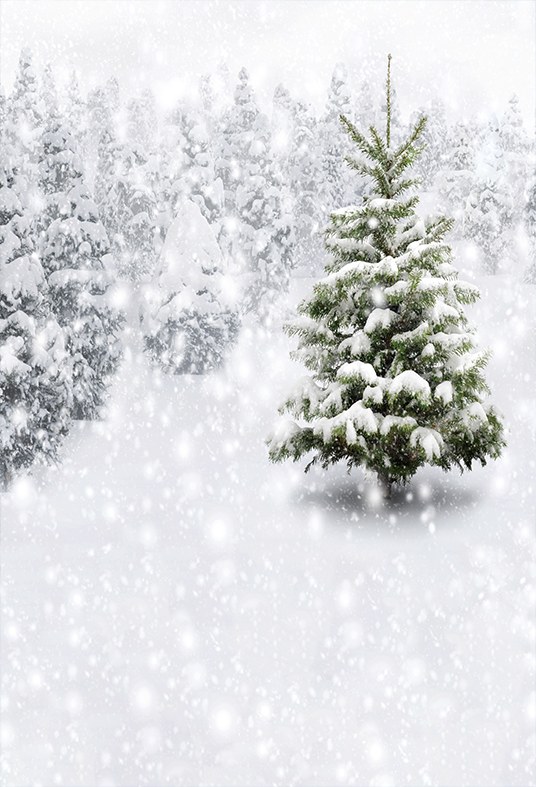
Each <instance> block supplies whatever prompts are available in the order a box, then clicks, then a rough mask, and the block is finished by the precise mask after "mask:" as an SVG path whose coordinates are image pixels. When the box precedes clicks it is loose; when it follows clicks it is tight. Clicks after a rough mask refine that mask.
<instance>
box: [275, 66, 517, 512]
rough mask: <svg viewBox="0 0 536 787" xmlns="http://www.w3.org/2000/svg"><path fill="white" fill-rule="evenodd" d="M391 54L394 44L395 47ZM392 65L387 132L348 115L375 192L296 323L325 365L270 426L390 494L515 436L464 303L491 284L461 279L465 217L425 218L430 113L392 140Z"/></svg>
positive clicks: (482, 455)
mask: <svg viewBox="0 0 536 787" xmlns="http://www.w3.org/2000/svg"><path fill="white" fill-rule="evenodd" d="M389 66H390V56H389ZM390 107H391V93H390V68H389V69H388V78H387V129H386V136H385V139H384V138H382V136H381V135H380V133H379V132H378V131H377V129H376V128H375V127H371V129H370V136H369V138H366V137H365V136H364V135H363V134H362V133H361V132H360V131H358V129H357V128H356V127H355V126H354V125H352V123H350V122H349V121H348V120H347V119H346V117H344V116H341V122H342V124H343V126H344V127H345V129H346V130H347V132H348V133H349V135H350V137H351V138H352V140H353V142H354V143H355V145H356V146H357V148H358V150H359V152H360V154H361V156H356V155H350V156H348V157H347V159H346V161H347V163H348V164H349V165H350V167H351V168H352V169H354V170H355V171H356V172H357V173H358V174H359V175H360V176H369V177H370V178H371V181H372V185H373V188H372V193H371V194H369V195H368V196H367V197H365V198H363V204H362V205H360V206H358V207H356V206H351V207H347V208H343V209H340V210H336V211H335V212H334V213H332V214H331V217H330V225H329V226H328V228H327V229H326V231H325V245H326V249H327V251H328V252H329V253H330V255H331V256H330V258H329V259H328V261H327V263H326V274H327V275H326V276H325V278H323V279H322V280H320V281H319V282H318V283H317V284H316V286H315V287H314V289H313V293H312V294H311V296H310V297H309V298H307V299H306V300H304V301H303V302H302V303H301V304H300V306H299V308H298V312H299V317H297V318H296V319H295V320H293V321H292V322H290V323H288V324H287V325H286V326H285V330H286V332H287V333H288V334H289V335H291V336H298V337H299V345H298V349H297V351H296V352H295V353H294V354H293V356H294V357H295V358H296V359H298V360H300V361H302V362H303V363H304V364H305V366H306V367H307V368H308V369H309V370H310V371H312V375H311V376H306V377H303V378H301V379H300V380H299V381H298V383H297V384H296V385H295V386H294V387H293V389H292V390H291V392H290V394H289V395H288V397H287V399H286V401H285V403H284V404H283V405H282V407H281V409H280V412H281V414H283V413H284V412H289V413H290V414H291V415H293V416H294V418H295V419H296V420H284V421H281V422H280V423H279V424H278V425H277V427H276V428H275V430H274V432H273V434H272V435H271V437H270V438H269V440H268V441H267V442H268V446H269V453H270V458H271V459H272V461H274V462H279V461H282V460H284V459H288V458H292V459H293V460H294V461H297V460H298V459H300V458H301V457H302V456H304V455H306V454H310V453H312V458H311V459H310V461H309V464H308V465H307V467H306V470H308V469H309V468H310V467H311V466H312V465H314V464H316V463H319V464H320V465H321V466H322V467H324V468H327V467H328V466H329V465H331V464H334V463H336V462H338V461H345V462H346V463H347V466H348V471H349V472H350V470H351V469H352V468H353V467H359V466H361V467H364V468H365V469H366V470H368V471H371V472H373V473H375V474H376V475H377V477H378V482H379V484H380V486H381V487H382V489H383V494H384V496H385V497H390V495H391V487H392V484H393V483H394V482H396V483H407V482H408V481H409V480H410V479H411V478H412V476H413V475H414V474H415V473H416V472H417V470H418V469H419V468H420V467H422V466H423V465H425V464H431V465H435V466H439V467H441V468H442V469H443V470H449V469H451V468H452V467H453V466H456V467H458V468H459V469H460V470H462V471H463V470H464V469H471V466H472V463H473V461H474V460H479V461H480V462H481V463H482V464H486V460H487V458H488V457H491V458H497V457H498V456H499V455H500V453H501V449H502V448H503V447H504V445H505V442H504V439H503V427H502V423H501V417H500V415H499V413H498V412H497V410H496V409H495V408H494V407H493V406H491V405H490V404H488V403H487V402H486V401H485V396H486V393H488V387H487V385H486V382H485V379H484V367H485V366H486V363H487V360H488V357H489V353H488V352H486V351H484V352H478V351H477V350H476V346H475V343H474V340H473V336H472V330H471V329H470V328H469V325H468V321H467V319H466V317H465V316H464V313H463V307H464V306H465V305H466V304H471V303H473V302H474V301H476V299H477V298H478V297H479V292H478V290H477V289H476V288H475V287H474V286H472V285H470V284H467V283H465V282H462V281H459V280H458V278H457V271H456V269H455V268H454V267H453V265H452V264H451V250H450V248H449V246H448V245H447V244H446V243H445V242H444V240H443V238H444V236H445V234H446V233H447V232H448V230H450V228H451V227H452V224H453V221H452V220H448V219H446V218H444V217H443V216H437V215H434V216H428V217H426V218H420V217H419V216H418V215H417V214H416V212H415V206H416V205H417V203H418V197H417V196H415V195H413V196H408V194H407V192H408V191H409V190H410V189H411V188H412V187H414V186H415V185H417V184H418V183H419V181H418V180H415V179H413V178H412V177H411V176H409V177H408V176H405V173H406V170H408V169H409V168H411V166H412V165H413V163H414V161H415V159H416V157H417V156H418V154H419V152H420V148H419V147H417V146H416V143H417V142H418V140H419V138H420V136H421V134H422V132H423V129H424V127H425V124H426V121H427V118H426V117H422V118H421V119H420V120H419V121H418V122H417V123H416V124H415V126H414V127H413V130H412V131H411V133H410V135H409V136H408V138H407V139H406V140H405V141H403V142H401V143H399V144H397V146H396V147H392V146H391V113H390Z"/></svg>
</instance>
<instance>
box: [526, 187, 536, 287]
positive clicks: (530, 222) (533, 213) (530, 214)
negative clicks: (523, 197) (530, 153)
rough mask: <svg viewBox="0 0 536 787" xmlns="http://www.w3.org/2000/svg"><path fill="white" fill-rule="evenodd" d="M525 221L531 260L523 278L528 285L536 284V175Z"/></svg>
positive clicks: (530, 192) (530, 191) (530, 190)
mask: <svg viewBox="0 0 536 787" xmlns="http://www.w3.org/2000/svg"><path fill="white" fill-rule="evenodd" d="M523 220H524V223H525V229H526V232H527V236H528V240H529V255H530V259H531V262H529V264H528V266H527V268H526V270H525V272H524V276H523V278H524V281H525V282H526V283H527V284H536V175H533V177H532V183H531V186H530V188H529V196H528V200H527V204H526V205H525V210H524V212H523Z"/></svg>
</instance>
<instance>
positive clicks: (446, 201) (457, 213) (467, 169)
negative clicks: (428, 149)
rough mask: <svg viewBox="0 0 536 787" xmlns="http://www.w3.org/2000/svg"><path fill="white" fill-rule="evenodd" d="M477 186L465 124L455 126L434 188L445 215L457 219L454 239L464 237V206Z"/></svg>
mask: <svg viewBox="0 0 536 787" xmlns="http://www.w3.org/2000/svg"><path fill="white" fill-rule="evenodd" d="M474 183H475V150H474V146H473V143H472V140H471V136H470V134H469V132H468V129H467V125H466V124H465V123H464V122H463V121H461V120H460V121H459V122H458V123H456V125H455V126H454V128H452V129H451V130H450V132H449V134H448V136H447V153H446V157H445V162H444V166H443V168H442V169H441V170H440V171H439V172H438V174H437V176H436V179H435V183H434V188H435V189H436V191H437V193H438V196H439V198H440V201H441V206H442V209H443V210H444V211H445V213H446V214H447V215H448V216H449V217H452V218H453V219H455V224H454V232H453V237H456V238H461V237H463V234H464V217H465V203H466V200H467V198H468V197H469V195H470V193H471V191H472V189H473V187H474Z"/></svg>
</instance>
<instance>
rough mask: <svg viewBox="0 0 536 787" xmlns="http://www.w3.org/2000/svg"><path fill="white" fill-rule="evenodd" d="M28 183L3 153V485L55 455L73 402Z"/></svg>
mask: <svg viewBox="0 0 536 787" xmlns="http://www.w3.org/2000/svg"><path fill="white" fill-rule="evenodd" d="M26 189H27V185H26V183H25V181H24V179H23V178H22V177H21V176H20V173H18V172H17V170H16V169H15V168H13V167H12V165H11V164H10V161H9V159H8V155H7V153H6V148H5V146H4V145H2V150H1V151H0V488H6V487H7V484H8V483H9V480H10V479H11V478H12V476H13V474H14V473H15V472H16V471H17V470H19V469H20V468H24V467H29V466H30V465H31V464H32V463H33V462H34V461H36V460H41V461H50V460H54V459H55V458H56V457H57V452H58V448H59V446H60V443H61V438H62V437H63V436H64V435H65V434H67V432H68V430H69V426H70V423H71V420H70V410H71V401H72V389H71V380H70V374H69V368H68V365H67V363H66V360H67V354H66V352H65V348H64V342H63V333H62V331H61V329H60V327H59V325H58V323H57V322H56V320H55V319H54V316H53V315H52V314H51V313H50V310H49V308H48V304H47V297H46V295H47V291H46V281H45V277H44V274H43V269H42V267H41V264H40V262H39V259H38V257H37V255H36V254H35V251H34V249H33V245H32V240H31V234H30V220H29V217H28V215H25V210H24V207H23V203H24V200H22V201H21V200H20V199H19V193H22V192H24V191H25V190H26Z"/></svg>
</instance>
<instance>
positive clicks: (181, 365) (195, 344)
mask: <svg viewBox="0 0 536 787" xmlns="http://www.w3.org/2000/svg"><path fill="white" fill-rule="evenodd" d="M145 296H146V297H145V302H144V304H143V308H142V310H141V313H140V320H141V325H142V332H143V335H144V342H145V348H146V350H147V352H148V353H149V355H150V356H151V357H152V359H153V360H154V361H155V362H156V363H157V364H159V365H160V366H161V367H162V368H163V369H164V371H166V372H169V373H171V374H205V373H206V372H209V371H211V370H212V369H216V368H218V367H219V366H221V365H222V363H223V361H224V358H225V352H226V350H227V349H228V348H229V346H230V345H231V344H232V343H233V342H234V340H235V338H236V336H237V333H238V328H239V320H238V314H237V312H236V309H235V308H234V305H233V303H232V293H231V292H230V290H229V288H228V287H227V286H226V280H225V277H224V274H223V258H222V253H221V250H220V248H219V246H218V244H217V242H216V238H215V236H214V233H213V231H212V229H211V227H210V225H209V224H208V222H207V220H206V219H205V217H204V216H203V215H202V213H201V211H200V209H199V206H198V205H197V204H196V203H195V202H192V201H191V200H187V201H186V202H184V203H183V205H182V207H181V208H180V210H179V215H178V216H177V218H176V219H175V220H174V222H173V223H172V224H171V226H170V228H169V230H168V234H167V236H166V240H165V243H164V247H163V249H162V254H161V257H160V261H159V264H158V268H157V272H156V275H155V277H154V279H153V281H152V282H151V284H150V285H146V290H145Z"/></svg>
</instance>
